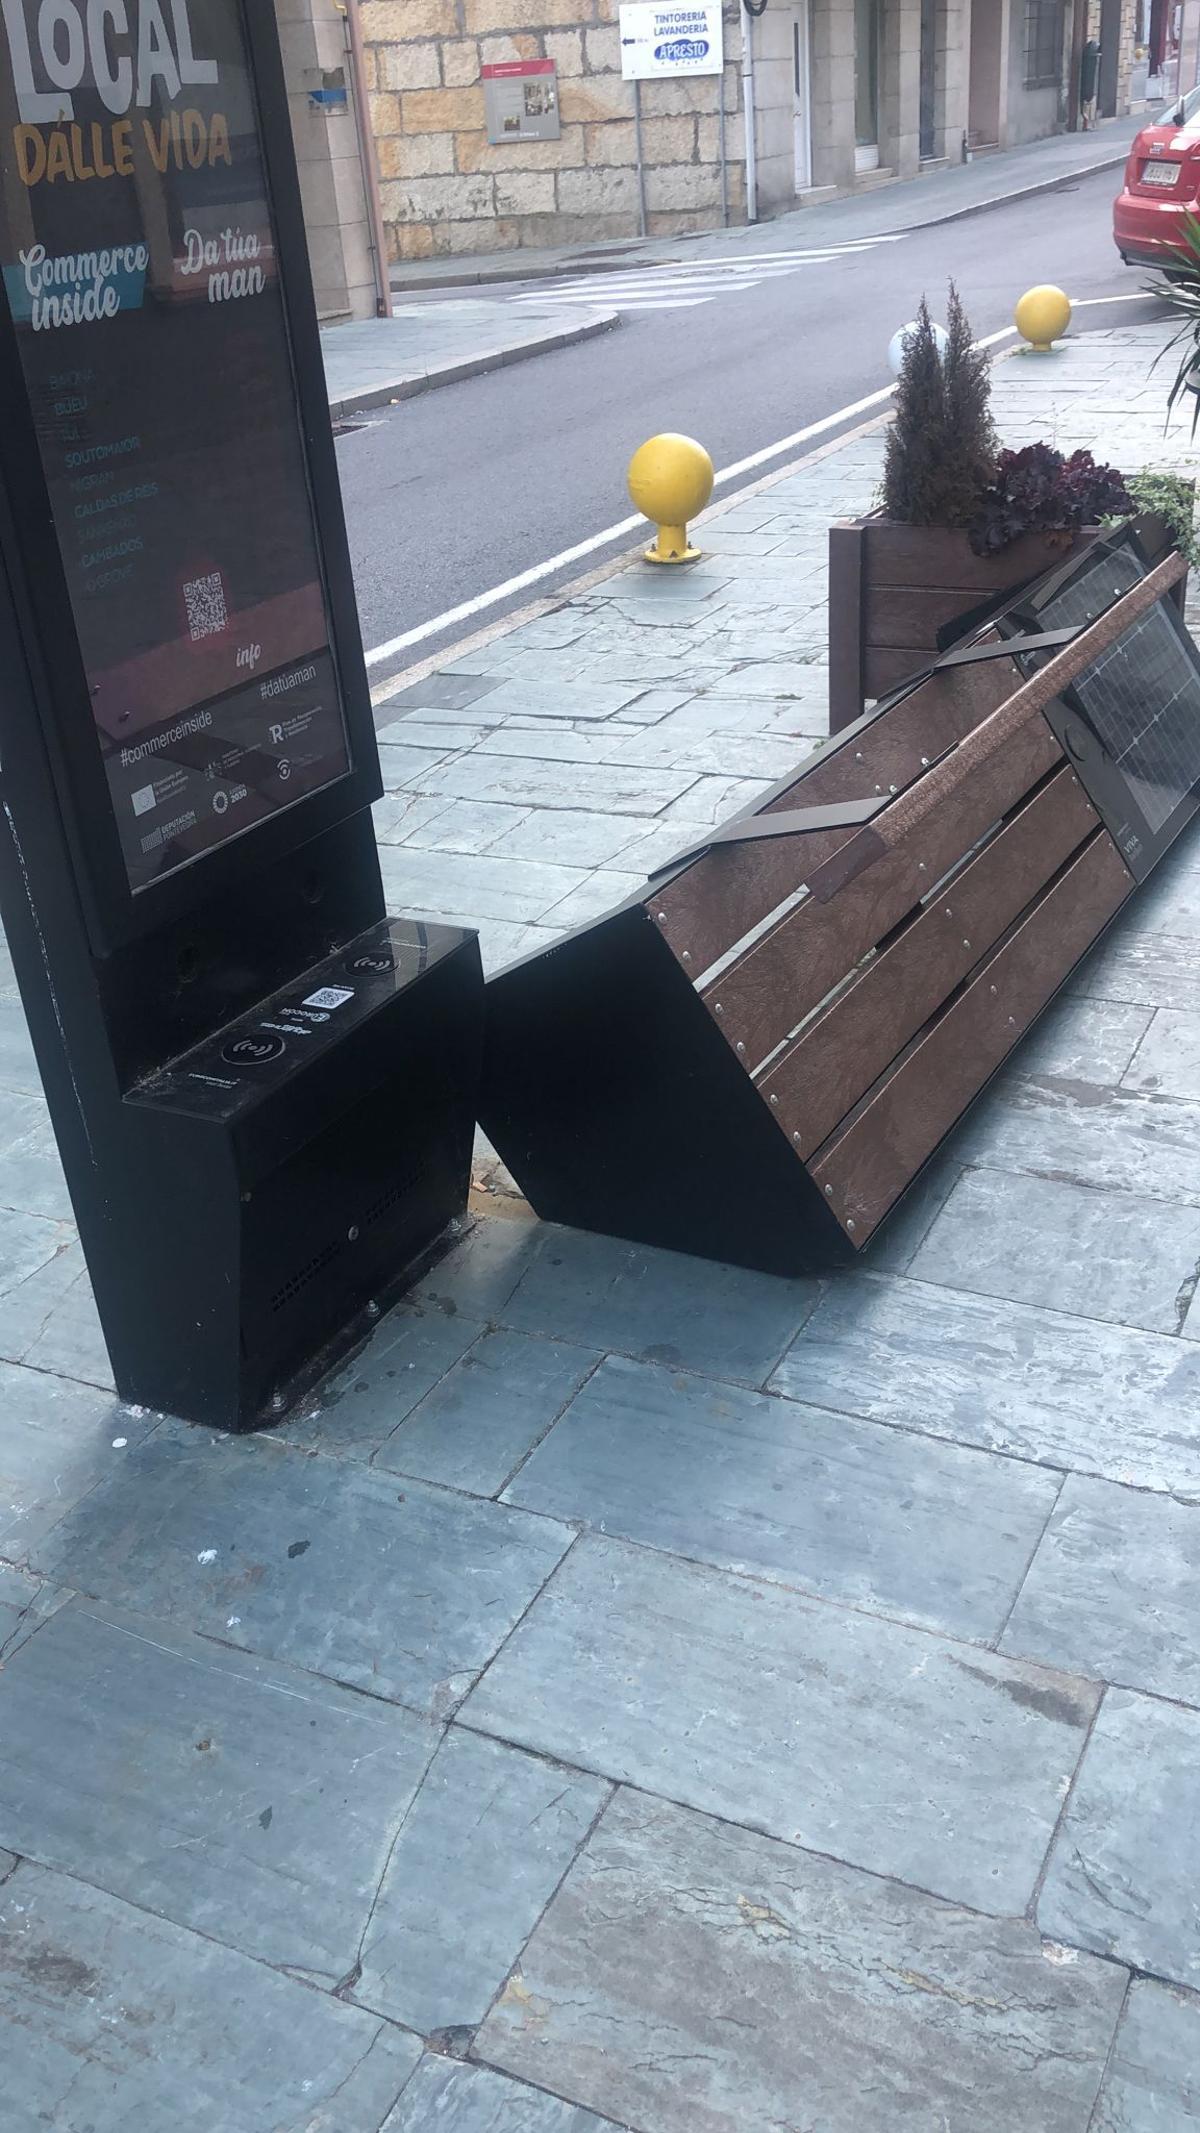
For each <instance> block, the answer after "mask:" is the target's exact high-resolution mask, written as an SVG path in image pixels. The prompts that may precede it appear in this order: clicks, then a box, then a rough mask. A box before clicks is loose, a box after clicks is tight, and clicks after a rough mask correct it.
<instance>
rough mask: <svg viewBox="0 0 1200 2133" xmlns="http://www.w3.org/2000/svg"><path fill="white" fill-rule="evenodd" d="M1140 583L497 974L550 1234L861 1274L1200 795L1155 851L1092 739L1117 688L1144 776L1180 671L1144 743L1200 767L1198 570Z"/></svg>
mask: <svg viewBox="0 0 1200 2133" xmlns="http://www.w3.org/2000/svg"><path fill="white" fill-rule="evenodd" d="M1141 568H1142V566H1141V565H1140V563H1138V562H1137V559H1136V557H1134V558H1133V560H1132V562H1131V563H1127V564H1126V566H1125V572H1124V582H1125V584H1126V585H1127V586H1128V588H1129V589H1128V590H1126V591H1124V592H1123V593H1122V594H1121V595H1120V596H1119V597H1116V596H1115V589H1114V588H1113V587H1112V585H1111V584H1110V585H1109V587H1108V588H1107V589H1106V588H1101V598H1102V604H1103V607H1104V610H1105V611H1103V612H1100V614H1099V617H1098V619H1097V620H1096V621H1094V622H1091V623H1089V624H1088V625H1087V626H1086V628H1083V629H1081V630H1070V629H1068V628H1066V626H1065V625H1058V630H1057V635H1051V636H1050V637H1048V638H1045V639H1044V640H1043V647H1042V651H1041V653H1040V657H1041V659H1042V661H1043V663H1042V664H1041V665H1039V666H1037V667H1036V670H1035V669H1034V667H1033V666H1032V665H1031V664H1030V663H1029V662H1024V663H1023V662H1022V660H1021V659H1020V658H1019V657H1018V656H1017V647H1018V646H1019V645H1020V644H1022V643H1026V644H1028V643H1030V642H1033V643H1037V641H1038V640H1037V639H1036V638H1035V639H1033V640H1030V639H1029V638H1028V637H1026V638H1024V639H1021V638H1017V639H1016V640H1009V639H1008V638H1006V637H1004V636H1002V635H1001V633H1000V632H999V631H997V630H992V631H990V632H987V633H985V635H984V636H983V637H982V638H981V639H980V642H979V643H978V644H976V645H973V646H971V647H970V648H968V649H965V650H961V651H954V652H952V653H950V654H949V655H947V657H946V659H945V660H944V661H943V662H942V663H941V664H940V665H939V666H938V667H937V668H936V669H935V670H934V672H933V673H932V674H931V675H929V676H928V677H927V678H925V679H924V680H922V681H920V682H918V683H917V684H915V685H914V686H913V687H912V688H911V689H910V690H908V691H907V692H904V693H901V694H900V695H898V696H897V697H896V698H894V699H893V701H892V702H890V703H889V704H887V705H883V706H880V707H879V708H878V709H876V710H875V711H872V712H870V713H868V714H867V715H866V716H865V717H864V718H862V719H861V720H860V721H859V723H858V724H857V725H856V726H855V727H854V728H853V729H852V730H851V731H850V732H849V733H847V734H845V735H843V736H841V737H840V738H839V739H836V740H833V741H831V742H830V743H829V744H828V745H827V746H826V747H825V748H823V749H820V750H818V751H817V752H816V753H815V754H814V755H813V756H812V757H811V758H810V759H809V760H808V761H807V762H806V763H804V764H803V765H801V767H800V768H799V769H798V770H797V771H796V772H795V773H794V774H793V776H792V777H790V778H788V779H785V780H784V781H783V783H781V784H780V785H779V786H777V787H776V788H775V790H774V791H773V792H771V793H768V794H767V795H766V797H765V798H764V799H763V800H762V801H761V802H760V803H759V805H758V806H757V808H756V809H754V810H752V811H751V812H750V813H748V814H746V815H743V816H741V817H739V818H738V819H737V820H736V821H734V822H732V823H729V824H727V825H726V827H725V828H724V829H723V830H717V831H714V832H713V833H712V835H711V837H710V839H709V840H708V842H707V843H706V844H705V845H703V846H700V847H698V848H695V849H693V850H691V851H687V852H684V853H683V854H682V855H681V856H680V858H679V859H678V860H677V861H675V862H674V863H672V864H671V865H670V866H668V867H667V868H664V869H663V870H662V871H661V872H660V873H659V875H657V876H656V877H655V879H654V880H653V881H652V882H651V883H650V884H649V885H648V887H647V888H646V889H645V890H642V891H640V892H639V893H638V894H637V895H635V896H633V897H631V898H630V900H629V901H628V902H627V903H626V904H624V905H622V906H621V907H620V908H619V909H618V910H616V911H613V912H611V913H610V914H608V916H606V917H604V918H601V919H598V920H597V921H596V922H595V923H594V924H592V925H589V926H587V927H584V928H583V929H582V930H581V931H579V932H577V933H575V934H572V935H570V936H569V937H568V938H567V939H566V940H564V941H562V942H560V943H558V944H556V945H555V946H554V947H552V948H550V949H547V950H545V951H543V952H542V953H541V954H538V955H536V956H532V957H530V958H528V959H527V960H526V961H525V962H523V963H518V964H516V965H515V966H514V967H513V968H512V969H510V970H507V971H504V972H502V973H501V974H500V975H499V976H498V977H497V978H495V979H493V980H492V981H491V983H490V984H489V985H488V988H487V995H488V1028H487V1042H486V1051H485V1070H484V1087H483V1095H482V1102H481V1110H480V1119H481V1122H482V1124H483V1127H484V1130H485V1132H486V1133H487V1134H488V1136H489V1138H490V1140H491V1141H492V1143H493V1145H494V1146H495V1147H496V1149H497V1150H498V1152H499V1154H500V1155H501V1157H502V1158H503V1160H504V1162H505V1163H506V1164H507V1165H508V1167H509V1169H510V1170H511V1171H512V1173H513V1175H514V1176H515V1177H516V1179H517V1180H518V1182H519V1184H520V1186H521V1189H522V1191H523V1192H524V1193H525V1194H526V1196H527V1198H528V1199H529V1201H530V1202H531V1204H532V1206H533V1207H534V1208H535V1209H536V1211H537V1213H538V1214H539V1215H541V1216H543V1217H544V1218H546V1219H547V1220H550V1221H556V1222H565V1223H571V1224H574V1225H575V1226H577V1227H580V1228H583V1229H590V1230H598V1231H601V1232H605V1233H607V1234H609V1235H612V1236H618V1237H624V1238H629V1239H632V1240H634V1241H636V1242H640V1243H644V1244H652V1245H660V1246H666V1247H668V1248H671V1249H674V1250H677V1251H685V1252H695V1253H699V1254H701V1255H703V1256H705V1257H708V1258H712V1259H718V1260H724V1261H731V1262H733V1263H735V1264H739V1265H743V1266H750V1267H758V1268H763V1269H765V1270H767V1271H768V1272H773V1273H781V1274H795V1273H801V1272H804V1271H811V1270H816V1269H820V1268H823V1267H828V1266H833V1265H837V1264H841V1263H847V1262H850V1261H853V1260H854V1259H855V1258H856V1257H857V1256H858V1254H859V1253H860V1252H861V1251H862V1250H863V1248H864V1246H867V1245H868V1244H869V1243H870V1241H871V1239H872V1238H873V1237H874V1236H875V1235H876V1233H877V1232H878V1230H879V1228H880V1226H881V1225H882V1224H883V1223H884V1222H885V1221H886V1219H887V1218H888V1216H889V1215H890V1214H891V1212H892V1211H893V1209H894V1208H895V1207H896V1206H897V1205H898V1203H899V1202H900V1200H901V1199H902V1197H903V1195H904V1194H905V1193H906V1191H907V1190H908V1189H909V1187H910V1186H911V1185H912V1183H913V1181H914V1180H915V1179H916V1178H917V1176H918V1175H919V1173H920V1172H921V1170H922V1169H923V1167H924V1166H925V1164H926V1163H927V1162H928V1161H929V1160H930V1158H931V1157H932V1156H933V1155H934V1154H935V1153H936V1152H937V1150H938V1149H939V1147H940V1146H941V1144H942V1142H943V1141H944V1140H945V1138H946V1136H947V1134H949V1133H950V1132H951V1131H952V1130H953V1128H954V1127H955V1125H956V1124H957V1123H958V1121H959V1120H960V1119H961V1118H962V1116H963V1114H964V1113H965V1112H966V1111H967V1109H968V1108H969V1107H970V1105H971V1104H972V1103H973V1102H974V1100H975V1098H976V1097H977V1096H978V1095H979V1093H980V1091H981V1090H982V1089H983V1088H984V1087H985V1086H986V1084H987V1082H988V1081H989V1079H990V1078H991V1076H992V1075H993V1074H994V1073H995V1072H996V1071H997V1069H998V1068H999V1067H1000V1066H1002V1065H1003V1063H1004V1061H1005V1059H1006V1058H1007V1057H1008V1056H1009V1054H1010V1052H1011V1051H1012V1049H1013V1047H1014V1046H1015V1045H1016V1044H1018V1043H1019V1041H1020V1039H1021V1037H1022V1035H1023V1034H1024V1033H1025V1032H1026V1031H1027V1030H1028V1029H1029V1028H1030V1027H1031V1026H1032V1024H1033V1023H1034V1022H1035V1021H1036V1020H1037V1017H1038V1016H1039V1015H1040V1014H1041V1012H1042V1010H1043V1008H1045V1007H1046V1005H1047V1004H1048V1002H1049V1001H1050V1000H1051V999H1052V998H1053V997H1054V995H1055V993H1056V992H1057V991H1058V989H1059V987H1060V986H1062V985H1063V984H1064V982H1065V981H1066V980H1067V979H1068V978H1069V977H1070V975H1071V973H1072V971H1073V970H1074V969H1075V967H1076V965H1077V964H1078V962H1079V960H1080V958H1081V957H1082V956H1084V955H1085V954H1086V953H1087V951H1088V949H1089V948H1090V947H1091V946H1092V944H1093V943H1094V942H1095V941H1096V940H1097V939H1098V937H1099V936H1100V934H1101V933H1103V931H1104V929H1105V927H1106V926H1107V925H1108V924H1109V921H1110V920H1111V919H1112V918H1113V916H1114V914H1115V913H1116V912H1117V911H1118V910H1119V909H1120V908H1121V906H1122V905H1123V904H1124V902H1125V901H1126V899H1127V898H1128V897H1129V896H1131V895H1132V894H1134V893H1135V891H1136V887H1137V883H1138V881H1140V880H1141V878H1142V877H1143V875H1144V874H1145V873H1146V872H1147V871H1148V870H1149V868H1150V867H1151V866H1153V865H1154V864H1155V863H1156V861H1157V858H1158V857H1159V856H1160V855H1161V852H1162V851H1163V850H1165V849H1166V848H1167V845H1168V844H1169V843H1170V841H1171V839H1172V838H1173V837H1174V836H1175V835H1177V834H1178V830H1179V828H1180V827H1181V826H1182V823H1183V822H1184V821H1185V820H1187V819H1188V817H1189V815H1190V814H1191V812H1193V811H1194V809H1195V807H1196V806H1197V804H1200V803H1197V801H1196V799H1195V798H1193V796H1192V792H1191V789H1190V786H1189V785H1187V784H1185V785H1184V787H1183V790H1182V796H1181V798H1180V800H1179V802H1178V805H1177V806H1176V807H1174V808H1173V809H1172V812H1171V814H1170V819H1169V820H1167V821H1166V822H1164V823H1163V824H1162V825H1160V828H1159V830H1158V831H1157V832H1156V833H1155V834H1154V835H1152V836H1149V837H1145V838H1139V836H1138V835H1137V834H1136V833H1135V832H1136V828H1137V825H1136V824H1135V823H1134V821H1133V818H1132V816H1131V814H1130V811H1129V803H1128V794H1129V790H1130V788H1129V785H1128V782H1127V775H1128V774H1127V772H1126V770H1125V769H1124V768H1123V767H1122V766H1123V763H1124V756H1123V753H1122V752H1121V751H1118V754H1117V755H1116V756H1113V755H1110V754H1108V753H1106V752H1105V751H1104V750H1099V749H1097V748H1096V746H1095V745H1094V744H1093V742H1092V741H1090V740H1089V739H1088V737H1087V735H1086V734H1085V733H1084V731H1083V728H1082V725H1081V719H1082V718H1083V717H1084V716H1090V715H1091V714H1090V713H1088V712H1087V711H1086V699H1085V695H1084V692H1085V691H1086V689H1087V688H1088V686H1089V685H1090V686H1099V687H1102V688H1103V690H1104V691H1105V692H1106V693H1105V699H1104V700H1105V702H1106V703H1108V704H1111V703H1113V702H1116V703H1117V704H1118V706H1120V704H1121V702H1122V699H1121V697H1120V689H1121V688H1125V689H1126V692H1127V694H1130V692H1131V693H1132V696H1133V697H1136V699H1137V701H1136V702H1131V703H1130V706H1129V709H1128V715H1127V717H1126V724H1127V727H1128V729H1129V731H1130V733H1131V734H1132V735H1133V738H1134V756H1135V757H1136V749H1137V747H1138V746H1141V745H1142V741H1141V739H1139V736H1141V735H1142V733H1143V729H1144V728H1145V725H1146V721H1145V719H1144V718H1143V717H1142V715H1141V714H1142V711H1143V710H1144V709H1145V708H1146V705H1145V702H1144V701H1143V699H1144V698H1145V697H1146V689H1145V686H1144V683H1143V681H1141V680H1139V676H1145V675H1146V674H1149V673H1158V674H1159V675H1160V676H1161V675H1166V674H1168V672H1169V675H1170V678H1171V681H1172V701H1173V702H1174V704H1175V707H1176V708H1175V709H1174V710H1173V711H1170V712H1169V713H1168V714H1167V715H1169V716H1170V717H1172V718H1174V719H1175V720H1176V721H1177V722H1178V720H1180V719H1182V720H1183V722H1184V724H1183V727H1182V729H1179V728H1178V724H1177V725H1176V726H1172V727H1171V729H1170V732H1169V733H1168V732H1164V733H1163V734H1162V735H1161V736H1158V739H1157V740H1155V739H1154V736H1153V735H1152V737H1151V738H1152V743H1153V745H1154V746H1158V747H1159V750H1160V755H1161V754H1162V752H1163V750H1164V749H1167V748H1168V744H1169V749H1170V750H1173V751H1174V753H1173V754H1171V757H1170V759H1171V760H1172V761H1174V760H1175V755H1176V754H1178V755H1179V756H1180V757H1183V756H1188V757H1189V759H1191V758H1194V759H1195V760H1196V762H1197V763H1200V662H1198V661H1197V656H1196V652H1195V648H1194V647H1193V646H1192V644H1191V641H1190V639H1189V638H1187V637H1186V636H1185V635H1184V634H1183V632H1182V631H1181V630H1178V629H1177V628H1176V625H1175V623H1174V622H1173V621H1172V620H1171V619H1170V617H1169V616H1167V617H1165V618H1164V616H1163V614H1162V612H1161V610H1160V603H1161V602H1162V601H1163V599H1164V598H1165V597H1167V595H1168V593H1169V591H1170V589H1171V588H1172V586H1173V585H1174V584H1175V583H1177V582H1178V580H1179V578H1180V576H1181V575H1182V572H1183V564H1182V562H1181V560H1180V558H1179V557H1177V556H1175V557H1170V558H1168V559H1167V560H1165V561H1164V562H1163V563H1162V565H1161V566H1160V567H1159V568H1158V569H1157V570H1155V571H1154V573H1153V574H1152V576H1151V577H1150V578H1148V579H1147V578H1146V577H1144V576H1141V575H1140V572H1141ZM1114 575H1117V573H1115V572H1114ZM1050 590H1051V589H1050V588H1047V594H1046V596H1047V598H1049V597H1050ZM1050 612H1051V614H1052V613H1053V610H1050ZM1135 625H1140V626H1141V635H1140V637H1139V640H1138V644H1137V649H1136V651H1134V652H1130V651H1128V650H1126V652H1125V653H1124V654H1122V656H1121V660H1117V659H1113V660H1110V661H1109V662H1107V664H1106V666H1105V668H1104V670H1103V676H1102V680H1101V681H1100V682H1098V683H1095V684H1090V683H1089V670H1092V669H1094V665H1095V662H1096V661H1097V660H1098V659H1099V657H1100V655H1101V654H1102V653H1104V652H1106V651H1109V650H1110V649H1111V648H1112V647H1113V646H1114V645H1116V644H1118V643H1119V642H1121V641H1122V640H1126V641H1127V632H1129V631H1130V630H1132V629H1133V628H1134V626H1135ZM1030 626H1033V625H1030V624H1027V623H1025V622H1023V623H1022V627H1026V628H1028V627H1030ZM1048 627H1049V628H1051V629H1053V627H1054V625H1053V623H1051V625H1048ZM1164 628H1165V636H1166V640H1167V641H1166V643H1165V645H1164V642H1163V636H1164ZM1067 640H1070V641H1067ZM1148 662H1150V663H1148ZM1153 662H1156V664H1152V663H1153ZM1076 680H1078V681H1079V684H1080V694H1079V697H1078V702H1077V703H1076V702H1075V700H1074V699H1068V700H1067V701H1066V702H1064V700H1063V698H1062V693H1061V692H1062V690H1063V689H1064V688H1068V687H1069V686H1070V685H1071V684H1072V683H1073V682H1075V681H1076ZM1155 688H1156V684H1154V683H1153V682H1151V685H1150V696H1152V697H1153V696H1154V693H1155ZM1163 700H1164V701H1165V699H1163ZM1073 704H1075V707H1074V708H1072V705H1073ZM1192 705H1194V707H1195V708H1194V713H1193V710H1192V708H1191V706H1192ZM1156 708H1157V704H1156ZM1150 724H1151V726H1152V727H1153V724H1154V722H1153V720H1151V721H1150ZM1156 732H1157V729H1155V733H1156ZM1068 751H1069V753H1068ZM1138 760H1140V759H1138ZM1186 767H1187V766H1186V764H1185V765H1184V768H1185V769H1186ZM1133 768H1134V770H1135V771H1136V769H1137V761H1134V763H1133ZM1118 839H1119V840H1120V843H1118ZM1123 854H1127V855H1128V858H1126V856H1123ZM939 882H941V883H947V882H948V883H949V886H946V887H944V888H943V889H942V891H941V892H940V893H939V894H936V895H934V894H931V893H930V892H931V890H932V889H933V888H934V885H935V884H937V883H939Z"/></svg>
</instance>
